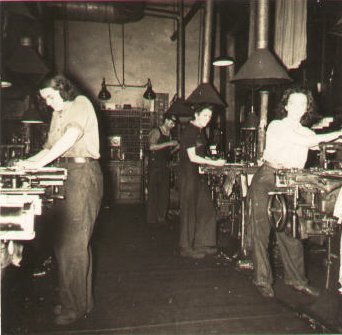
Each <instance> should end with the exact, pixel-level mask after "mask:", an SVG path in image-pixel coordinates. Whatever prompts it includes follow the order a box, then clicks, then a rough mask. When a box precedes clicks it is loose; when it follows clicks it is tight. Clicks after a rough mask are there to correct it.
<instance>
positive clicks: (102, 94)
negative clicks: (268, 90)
mask: <svg viewBox="0 0 342 335" xmlns="http://www.w3.org/2000/svg"><path fill="white" fill-rule="evenodd" d="M111 97H112V96H111V95H110V93H109V91H108V90H107V86H106V79H105V78H103V79H102V83H101V90H100V92H99V95H98V98H99V99H100V100H109V99H110V98H111Z"/></svg>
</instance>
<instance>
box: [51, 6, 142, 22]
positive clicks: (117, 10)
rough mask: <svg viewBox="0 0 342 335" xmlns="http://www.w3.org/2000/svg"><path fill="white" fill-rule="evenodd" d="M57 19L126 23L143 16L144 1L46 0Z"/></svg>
mask: <svg viewBox="0 0 342 335" xmlns="http://www.w3.org/2000/svg"><path fill="white" fill-rule="evenodd" d="M46 7H48V8H50V9H51V10H52V14H53V15H54V16H55V18H57V19H64V20H73V21H92V22H101V23H121V24H122V23H128V22H136V21H139V20H140V19H141V18H142V17H143V16H144V8H145V3H144V2H143V1H139V2H131V1H129V2H47V3H46Z"/></svg>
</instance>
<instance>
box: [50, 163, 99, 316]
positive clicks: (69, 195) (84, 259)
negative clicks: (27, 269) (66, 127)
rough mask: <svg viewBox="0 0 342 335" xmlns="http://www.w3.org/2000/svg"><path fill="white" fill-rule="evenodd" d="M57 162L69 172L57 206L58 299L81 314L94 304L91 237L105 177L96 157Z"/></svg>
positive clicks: (65, 306) (78, 314)
mask: <svg viewBox="0 0 342 335" xmlns="http://www.w3.org/2000/svg"><path fill="white" fill-rule="evenodd" d="M58 166H59V167H63V168H66V169H67V172H68V175H67V180H66V183H65V188H66V190H65V191H66V195H65V196H66V198H65V199H64V200H60V201H59V203H58V204H57V205H56V209H55V210H56V215H57V217H56V218H55V219H57V220H58V221H57V222H56V227H55V229H56V241H55V245H54V251H55V256H56V260H57V267H58V293H59V300H60V301H59V303H60V304H61V305H62V311H67V310H72V311H74V312H75V313H76V315H77V316H82V315H83V314H85V313H88V312H90V310H91V309H92V308H93V305H94V301H93V291H92V252H91V247H90V239H91V236H92V233H93V228H94V224H95V220H96V217H97V215H98V212H99V209H100V205H101V199H102V194H103V178H102V172H101V169H100V166H99V163H98V161H95V160H94V161H91V162H86V163H81V164H80V163H61V164H59V165H58Z"/></svg>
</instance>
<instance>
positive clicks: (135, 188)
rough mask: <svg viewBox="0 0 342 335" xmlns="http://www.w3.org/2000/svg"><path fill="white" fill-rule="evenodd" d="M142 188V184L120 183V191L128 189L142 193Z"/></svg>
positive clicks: (128, 190)
mask: <svg viewBox="0 0 342 335" xmlns="http://www.w3.org/2000/svg"><path fill="white" fill-rule="evenodd" d="M140 190H141V186H140V184H132V183H120V192H121V191H127V192H135V193H140Z"/></svg>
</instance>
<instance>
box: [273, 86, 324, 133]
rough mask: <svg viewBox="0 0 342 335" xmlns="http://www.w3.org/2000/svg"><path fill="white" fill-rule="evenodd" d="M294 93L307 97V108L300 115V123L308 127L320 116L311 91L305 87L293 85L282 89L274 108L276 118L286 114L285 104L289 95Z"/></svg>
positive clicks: (281, 117)
mask: <svg viewBox="0 0 342 335" xmlns="http://www.w3.org/2000/svg"><path fill="white" fill-rule="evenodd" d="M294 93H301V94H304V95H305V96H306V97H307V99H308V104H307V110H306V113H305V114H304V115H303V116H302V118H301V120H300V123H301V124H302V125H303V126H306V127H309V126H311V125H312V124H314V123H315V122H317V121H318V120H319V119H320V118H321V116H320V115H319V114H318V113H317V111H316V109H317V108H316V104H315V101H314V98H313V95H312V92H311V91H310V90H309V89H307V88H305V87H301V86H293V87H290V88H288V89H286V90H285V91H284V93H283V96H282V97H281V100H280V102H279V104H278V106H277V107H276V110H275V113H276V118H277V119H283V118H284V117H286V116H287V110H286V108H285V106H286V105H287V103H288V101H289V98H290V96H291V95H292V94H294Z"/></svg>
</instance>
